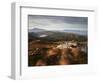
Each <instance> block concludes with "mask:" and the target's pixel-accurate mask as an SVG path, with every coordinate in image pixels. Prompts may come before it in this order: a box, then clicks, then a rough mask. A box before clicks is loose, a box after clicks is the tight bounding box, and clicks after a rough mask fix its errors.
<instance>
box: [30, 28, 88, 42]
mask: <svg viewBox="0 0 100 82" xmlns="http://www.w3.org/2000/svg"><path fill="white" fill-rule="evenodd" d="M28 37H29V41H32V40H41V41H47V42H48V41H50V42H51V41H52V42H53V41H61V40H64V41H65V40H67V41H71V40H77V41H86V40H87V36H84V35H80V34H78V33H74V32H72V31H69V32H68V31H65V32H64V31H47V30H42V29H35V31H34V30H33V31H32V32H29V33H28Z"/></svg>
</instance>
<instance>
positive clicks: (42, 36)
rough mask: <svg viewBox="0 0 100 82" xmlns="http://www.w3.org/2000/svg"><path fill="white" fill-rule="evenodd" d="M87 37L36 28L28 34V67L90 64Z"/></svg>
mask: <svg viewBox="0 0 100 82" xmlns="http://www.w3.org/2000/svg"><path fill="white" fill-rule="evenodd" d="M87 41H88V40H87V35H83V34H79V32H68V31H57V30H56V31H47V30H43V29H37V28H34V29H33V30H31V31H30V30H29V33H28V66H49V65H75V64H88V54H87V53H88V46H87V44H88V43H87Z"/></svg>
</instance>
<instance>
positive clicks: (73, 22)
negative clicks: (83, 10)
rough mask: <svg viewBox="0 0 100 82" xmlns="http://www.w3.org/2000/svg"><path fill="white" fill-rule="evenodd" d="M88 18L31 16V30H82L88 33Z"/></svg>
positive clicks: (29, 20)
mask: <svg viewBox="0 0 100 82" xmlns="http://www.w3.org/2000/svg"><path fill="white" fill-rule="evenodd" d="M87 24H88V18H87V17H68V16H67V17H66V16H42V15H29V16H28V26H29V29H33V28H40V29H45V30H81V31H87V27H88V25H87Z"/></svg>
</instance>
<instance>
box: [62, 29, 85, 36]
mask: <svg viewBox="0 0 100 82" xmlns="http://www.w3.org/2000/svg"><path fill="white" fill-rule="evenodd" d="M63 32H67V33H74V34H79V35H84V36H86V35H87V31H82V30H64V31H63Z"/></svg>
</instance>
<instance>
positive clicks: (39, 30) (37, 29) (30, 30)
mask: <svg viewBox="0 0 100 82" xmlns="http://www.w3.org/2000/svg"><path fill="white" fill-rule="evenodd" d="M42 31H45V30H44V29H39V28H33V29H29V30H28V32H42Z"/></svg>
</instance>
